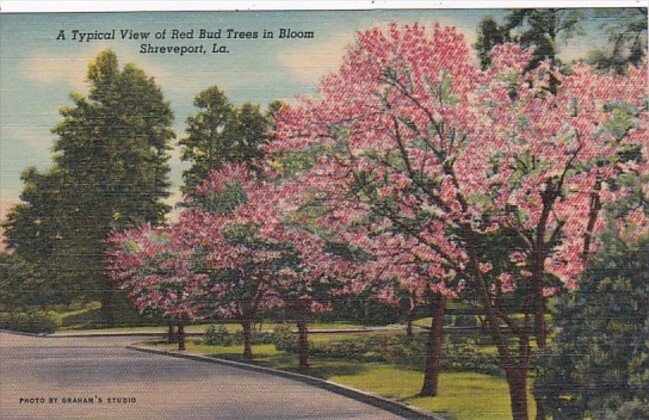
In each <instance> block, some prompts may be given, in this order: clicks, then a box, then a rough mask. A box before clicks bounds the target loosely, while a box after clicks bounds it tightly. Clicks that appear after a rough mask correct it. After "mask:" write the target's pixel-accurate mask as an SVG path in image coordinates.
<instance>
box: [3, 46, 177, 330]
mask: <svg viewBox="0 0 649 420" xmlns="http://www.w3.org/2000/svg"><path fill="white" fill-rule="evenodd" d="M87 81H88V84H89V93H88V95H87V96H82V95H78V94H73V95H71V98H72V100H73V102H74V105H73V106H70V107H64V108H61V110H60V113H61V115H62V117H63V119H62V121H61V122H60V123H59V124H58V125H57V126H56V127H55V128H54V129H53V130H52V131H53V132H54V133H55V134H56V135H57V136H58V139H57V141H56V143H55V147H54V150H55V152H56V155H55V157H54V162H55V168H53V169H52V170H51V171H50V172H48V173H47V174H44V175H41V174H38V173H37V172H35V171H31V172H28V173H27V174H26V175H25V177H24V179H25V182H26V186H25V191H24V193H23V199H25V198H27V200H26V201H25V203H23V204H20V205H18V206H17V207H15V208H14V209H13V211H12V213H11V214H10V215H9V219H8V223H7V231H8V232H7V238H8V246H9V247H10V248H13V249H15V251H16V252H17V253H18V254H20V255H21V256H24V257H26V258H29V256H31V258H34V259H35V258H39V257H44V258H47V261H48V264H49V265H50V267H51V268H50V271H51V272H52V273H54V276H53V277H54V278H55V279H57V281H62V282H64V283H65V285H66V287H67V288H68V289H69V290H68V291H69V292H70V293H69V294H70V296H69V298H70V299H72V298H79V297H81V298H97V299H100V300H101V302H102V321H103V322H104V323H105V324H106V325H112V324H113V322H114V315H113V303H114V294H115V292H114V286H113V285H112V284H111V283H109V281H108V279H107V278H106V276H105V273H104V267H103V254H104V250H105V244H104V240H105V239H106V238H107V237H108V235H109V233H110V231H111V229H113V228H114V227H117V226H120V227H124V226H132V225H135V224H136V223H140V222H143V221H149V222H152V223H163V222H164V217H165V214H166V212H167V211H168V210H169V206H167V205H166V204H164V203H163V202H162V201H161V200H162V199H164V198H166V197H168V195H169V193H168V188H169V185H170V184H169V180H168V172H169V166H168V164H167V160H168V159H169V155H168V151H169V149H170V148H171V139H173V138H174V133H173V131H172V130H171V128H170V127H171V123H172V120H173V114H172V112H171V109H170V107H169V104H168V103H167V102H165V101H164V98H163V95H162V92H161V91H160V88H159V87H158V86H157V85H156V84H155V81H154V79H153V78H151V77H148V76H147V75H146V74H145V73H144V72H143V71H142V70H141V69H139V68H137V67H136V66H135V65H133V64H126V65H125V66H124V67H123V68H120V65H119V62H118V60H117V56H116V55H115V54H114V53H113V52H112V51H110V50H106V51H102V52H101V53H99V55H98V56H97V57H96V59H95V60H94V61H93V62H91V63H90V65H89V68H88V79H87ZM46 181H47V182H46ZM31 189H34V190H35V191H31ZM39 232H43V233H44V235H45V237H46V239H47V240H46V241H45V242H41V241H39V240H38V239H36V237H38V233H39ZM35 235H36V236H35ZM56 273H58V275H56Z"/></svg>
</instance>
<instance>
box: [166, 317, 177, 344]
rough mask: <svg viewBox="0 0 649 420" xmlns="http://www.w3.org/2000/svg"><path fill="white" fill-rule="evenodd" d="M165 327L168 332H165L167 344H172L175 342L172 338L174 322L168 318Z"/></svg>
mask: <svg viewBox="0 0 649 420" xmlns="http://www.w3.org/2000/svg"><path fill="white" fill-rule="evenodd" d="M167 325H168V327H169V328H168V330H167V343H173V342H174V341H175V339H176V338H175V337H174V321H173V319H171V318H169V319H168V320H167Z"/></svg>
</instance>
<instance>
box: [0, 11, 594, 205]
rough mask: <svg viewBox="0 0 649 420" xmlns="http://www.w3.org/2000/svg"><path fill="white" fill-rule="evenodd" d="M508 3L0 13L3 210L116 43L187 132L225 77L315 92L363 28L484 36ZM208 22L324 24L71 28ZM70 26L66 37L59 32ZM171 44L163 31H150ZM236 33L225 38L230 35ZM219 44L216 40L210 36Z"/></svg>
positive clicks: (268, 89) (174, 162) (177, 174)
mask: <svg viewBox="0 0 649 420" xmlns="http://www.w3.org/2000/svg"><path fill="white" fill-rule="evenodd" d="M502 13H503V12H502V11H499V10H408V11H396V10H377V11H324V12H323V11H308V12H306V11H305V12H300V11H283V12H164V13H161V12H138V13H103V14H102V13H79V14H77V13H74V14H70V13H68V14H64V13H57V14H2V15H0V93H1V95H0V218H2V217H4V215H5V213H6V211H7V210H8V208H9V207H10V206H11V205H12V204H13V203H16V202H17V201H18V196H19V194H20V191H21V188H22V185H21V182H20V179H19V177H20V173H21V172H22V171H23V170H24V169H25V168H27V167H28V166H36V167H38V168H40V169H46V168H47V167H48V166H50V165H51V163H52V161H51V157H52V145H53V142H54V136H53V135H52V134H51V133H50V129H51V128H52V127H53V126H54V125H55V124H56V123H57V121H59V119H60V117H59V114H58V109H59V108H60V107H61V106H66V105H69V104H70V103H71V102H70V100H69V94H70V93H71V92H79V93H85V91H86V87H85V72H86V68H87V64H88V62H89V61H90V60H91V59H92V58H93V57H94V56H95V55H96V54H97V52H99V51H100V50H102V49H105V48H112V49H113V50H114V51H115V52H116V53H117V55H118V57H119V59H120V61H121V62H122V63H123V62H133V63H135V64H136V65H138V66H139V67H141V68H142V69H144V71H145V72H146V73H147V74H149V75H151V76H154V77H155V79H156V81H157V82H158V84H159V85H160V86H161V87H162V90H163V92H164V94H165V98H166V99H167V100H168V101H170V102H171V107H172V109H173V111H174V113H175V117H176V118H175V123H174V129H175V130H176V133H177V135H178V138H180V137H182V136H183V129H184V123H185V118H186V117H187V116H188V115H191V114H193V113H194V110H193V108H192V101H193V97H194V96H195V95H196V93H198V92H199V91H201V90H203V89H205V88H207V87H209V86H212V85H218V86H219V87H221V88H222V89H224V90H225V91H226V93H227V95H228V96H229V97H230V99H231V100H232V101H233V102H235V103H242V102H244V101H252V102H256V103H260V104H262V106H264V105H265V104H267V103H268V102H269V101H271V100H274V99H281V100H290V99H291V98H293V97H294V96H295V95H299V94H312V93H313V92H314V88H315V86H316V85H317V83H318V81H319V79H320V78H321V77H322V76H323V75H324V74H326V73H328V72H330V71H334V70H335V69H336V68H337V66H338V65H339V63H340V59H341V57H342V54H343V51H344V47H345V45H346V44H347V43H349V42H350V41H351V40H353V36H354V32H355V31H356V30H359V29H365V28H370V27H373V26H383V25H385V24H386V23H388V22H391V21H396V22H399V23H414V22H419V23H420V24H424V25H425V26H431V25H432V24H434V23H435V22H439V23H440V24H443V25H454V26H456V28H457V29H458V30H459V31H462V32H464V33H465V34H466V37H467V40H468V42H471V43H472V42H473V41H474V40H475V29H476V27H477V24H478V22H479V21H480V19H481V18H482V17H483V16H485V15H492V16H494V17H496V18H498V17H500V16H501V15H502ZM165 28H166V29H167V30H168V31H170V30H171V29H174V28H175V29H180V30H188V29H192V28H194V29H195V31H198V29H200V28H205V29H207V30H216V29H219V28H221V29H223V30H225V29H227V28H235V29H237V30H243V31H255V30H257V31H261V30H262V29H263V28H268V29H271V30H275V31H277V30H278V29H279V28H291V29H294V30H310V31H314V33H315V38H314V39H308V40H307V39H302V40H300V39H298V40H282V39H277V38H275V39H272V40H267V39H257V40H242V41H237V40H228V41H227V45H228V48H229V49H230V51H231V52H230V53H229V54H227V55H225V54H223V55H221V54H209V53H208V54H205V55H202V54H200V55H186V56H183V57H179V56H172V55H141V54H139V45H140V43H141V42H140V41H121V40H115V41H95V42H89V43H85V42H83V43H79V42H76V41H72V40H70V39H69V37H70V31H72V30H73V29H78V30H81V31H91V30H100V31H103V30H110V29H117V30H118V31H119V29H134V30H136V31H151V32H156V31H160V30H162V29H165ZM584 28H585V30H586V36H578V37H576V38H574V39H572V40H570V41H569V43H567V44H562V45H560V48H561V51H562V55H563V57H564V58H565V59H572V58H575V57H581V56H584V55H585V54H586V51H588V50H590V49H592V48H594V47H596V46H597V45H599V44H601V43H602V42H603V40H604V37H603V36H602V35H601V34H600V33H599V32H598V30H597V25H596V24H595V23H593V22H587V23H586V24H585V25H584ZM60 29H65V30H66V35H67V37H68V39H67V40H66V41H57V40H55V38H56V36H57V35H58V33H59V30H60ZM146 42H151V43H152V44H156V45H157V44H163V43H162V42H159V41H155V40H152V41H146ZM200 42H201V41H200V40H189V41H188V40H185V41H183V40H170V39H167V40H165V41H164V45H181V44H196V43H200ZM221 42H222V43H226V41H225V40H222V41H221ZM204 43H205V44H207V45H210V43H211V42H209V41H208V42H204ZM178 155H179V153H178V150H177V148H176V149H175V150H174V152H173V155H172V159H171V161H170V164H171V167H172V172H171V180H172V184H173V186H172V196H171V198H170V203H171V204H174V203H175V202H177V201H178V200H179V194H178V188H179V186H180V183H181V173H182V170H183V168H184V164H183V163H182V162H180V160H179V159H178Z"/></svg>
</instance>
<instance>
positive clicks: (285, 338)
mask: <svg viewBox="0 0 649 420" xmlns="http://www.w3.org/2000/svg"><path fill="white" fill-rule="evenodd" d="M273 344H275V348H276V349H277V350H278V351H285V352H288V353H297V352H298V349H299V344H298V338H297V336H296V335H295V334H293V330H292V328H291V327H290V326H289V325H287V324H282V325H278V326H277V327H276V328H275V329H274V330H273Z"/></svg>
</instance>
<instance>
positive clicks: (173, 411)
mask: <svg viewBox="0 0 649 420" xmlns="http://www.w3.org/2000/svg"><path fill="white" fill-rule="evenodd" d="M133 341H138V339H137V337H100V338H36V337H27V336H21V335H15V334H7V333H4V332H0V418H9V419H18V418H97V417H108V418H120V419H122V418H174V419H182V418H188V419H190V418H191V419H199V418H210V419H213V418H216V419H222V418H224V419H234V418H236V419H250V418H265V419H266V418H281V419H289V418H367V419H369V418H372V419H392V418H396V417H395V416H394V415H392V414H390V413H387V412H385V411H381V410H380V409H378V408H375V407H372V406H369V405H366V404H363V403H360V402H357V401H354V400H351V399H348V398H345V397H343V396H340V395H336V394H334V393H331V392H328V391H325V390H321V389H318V388H314V387H312V386H310V385H307V384H303V383H299V382H295V381H292V380H289V379H285V378H279V377H275V376H272V375H267V374H264V373H257V372H252V371H248V370H241V369H238V368H234V367H229V366H221V365H216V364H208V363H201V362H195V361H191V360H184V359H177V358H173V357H168V356H162V355H154V354H148V353H141V352H137V351H132V350H127V349H125V348H124V346H125V345H126V344H129V343H132V342H133ZM98 397H99V398H101V399H102V402H101V403H99V401H98ZM21 398H22V399H23V401H22V402H21ZM40 398H43V399H44V402H43V400H40ZM49 398H57V401H56V403H52V404H50V403H49ZM75 398H76V401H75V400H74V399H75ZM84 398H85V399H86V400H85V401H84ZM89 398H93V400H92V402H90V400H88V399H89ZM109 398H121V399H122V400H126V401H128V400H129V399H135V402H116V401H117V400H114V401H112V402H109ZM64 399H66V400H65V401H64Z"/></svg>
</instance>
